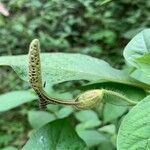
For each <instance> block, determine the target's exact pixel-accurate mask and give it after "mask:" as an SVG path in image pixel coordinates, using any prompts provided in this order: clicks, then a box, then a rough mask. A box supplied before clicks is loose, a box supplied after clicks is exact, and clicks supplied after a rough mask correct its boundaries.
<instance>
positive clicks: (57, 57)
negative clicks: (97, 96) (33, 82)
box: [0, 53, 142, 87]
mask: <svg viewBox="0 0 150 150" xmlns="http://www.w3.org/2000/svg"><path fill="white" fill-rule="evenodd" d="M41 62H42V77H43V81H46V83H47V84H51V85H52V84H56V83H60V82H64V81H70V80H88V81H95V80H99V81H100V82H118V83H124V84H130V85H136V86H140V87H142V85H141V84H140V83H138V82H135V81H133V80H132V79H131V78H130V77H129V76H128V75H127V74H125V73H123V72H122V71H120V70H117V69H114V68H112V67H111V66H110V65H109V64H108V63H106V62H105V61H103V60H99V59H96V58H93V57H90V56H86V55H81V54H65V53H50V54H49V53H44V54H41ZM0 65H6V66H11V67H12V68H13V69H14V70H15V72H16V73H17V74H18V75H19V76H20V77H21V78H22V79H23V80H25V81H28V56H27V55H18V56H2V57H0Z"/></svg>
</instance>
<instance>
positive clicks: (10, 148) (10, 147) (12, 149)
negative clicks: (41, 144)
mask: <svg viewBox="0 0 150 150" xmlns="http://www.w3.org/2000/svg"><path fill="white" fill-rule="evenodd" d="M1 150H18V149H17V148H15V147H12V146H9V147H5V148H3V149H1Z"/></svg>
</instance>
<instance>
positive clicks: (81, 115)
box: [75, 110, 99, 122]
mask: <svg viewBox="0 0 150 150" xmlns="http://www.w3.org/2000/svg"><path fill="white" fill-rule="evenodd" d="M75 117H76V119H77V120H79V121H80V122H85V121H89V120H91V119H93V120H99V119H98V115H97V114H96V112H95V111H93V110H81V111H79V112H76V113H75Z"/></svg>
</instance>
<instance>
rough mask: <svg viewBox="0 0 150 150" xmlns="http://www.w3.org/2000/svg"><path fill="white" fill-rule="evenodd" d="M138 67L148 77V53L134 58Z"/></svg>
mask: <svg viewBox="0 0 150 150" xmlns="http://www.w3.org/2000/svg"><path fill="white" fill-rule="evenodd" d="M136 62H137V64H138V68H139V69H140V70H141V71H143V72H144V73H145V74H146V75H147V76H149V78H150V53H145V54H144V55H143V56H142V57H139V58H137V59H136Z"/></svg>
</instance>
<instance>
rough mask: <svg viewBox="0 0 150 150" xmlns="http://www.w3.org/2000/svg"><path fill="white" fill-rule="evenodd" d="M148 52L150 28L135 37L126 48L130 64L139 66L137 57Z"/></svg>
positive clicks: (125, 54)
mask: <svg viewBox="0 0 150 150" xmlns="http://www.w3.org/2000/svg"><path fill="white" fill-rule="evenodd" d="M147 52H150V29H145V30H143V31H142V32H140V33H139V34H137V35H136V36H135V37H133V39H132V40H131V41H130V42H129V43H128V44H127V46H126V47H125V49H124V57H125V59H126V61H127V62H128V63H129V64H130V65H132V66H135V67H137V63H136V62H135V59H136V58H139V57H141V56H142V55H143V54H144V53H147Z"/></svg>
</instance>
